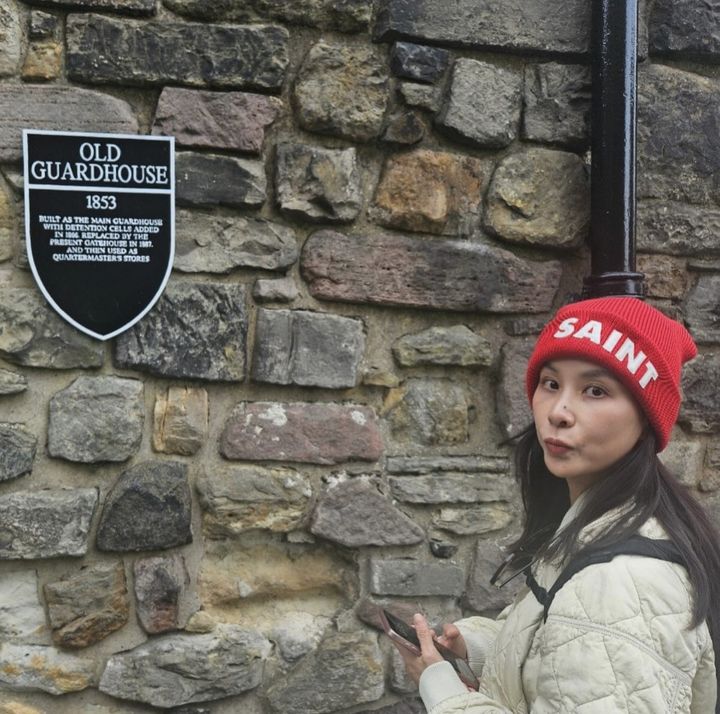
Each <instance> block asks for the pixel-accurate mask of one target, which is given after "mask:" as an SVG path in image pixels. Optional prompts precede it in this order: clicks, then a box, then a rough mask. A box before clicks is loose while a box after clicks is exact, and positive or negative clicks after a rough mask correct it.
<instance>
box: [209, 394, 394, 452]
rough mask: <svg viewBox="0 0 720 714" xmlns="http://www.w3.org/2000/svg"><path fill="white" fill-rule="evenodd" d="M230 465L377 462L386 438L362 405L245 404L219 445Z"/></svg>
mask: <svg viewBox="0 0 720 714" xmlns="http://www.w3.org/2000/svg"><path fill="white" fill-rule="evenodd" d="M220 451H221V453H222V454H223V456H226V457H227V458H228V459H241V460H245V461H297V462H301V463H311V464H337V463H342V462H344V461H377V460H378V459H379V458H380V456H381V455H382V451H383V443H382V436H381V435H380V430H379V427H378V422H377V418H376V416H375V412H374V411H373V410H372V409H370V408H369V407H364V406H361V405H359V404H327V403H325V404H323V403H294V404H282V403H279V402H243V403H240V404H238V405H237V406H236V407H235V409H233V412H232V414H231V415H230V417H229V419H228V420H227V422H226V424H225V429H224V431H223V434H222V437H221V440H220Z"/></svg>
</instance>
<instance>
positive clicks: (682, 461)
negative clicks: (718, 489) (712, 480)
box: [658, 438, 706, 488]
mask: <svg viewBox="0 0 720 714" xmlns="http://www.w3.org/2000/svg"><path fill="white" fill-rule="evenodd" d="M705 454H706V449H705V444H703V443H700V442H697V441H680V440H678V439H675V438H673V439H672V440H671V441H670V443H669V444H668V445H667V447H666V448H665V449H664V451H663V452H662V453H661V454H658V456H659V458H660V460H661V461H662V462H663V464H664V465H665V466H666V467H667V469H668V470H669V471H670V472H671V473H672V474H673V475H674V476H675V477H676V478H678V479H679V480H680V481H682V483H684V484H685V485H687V486H689V487H690V488H697V486H698V484H700V482H701V480H702V478H703V466H704V461H705Z"/></svg>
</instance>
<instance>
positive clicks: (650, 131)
mask: <svg viewBox="0 0 720 714" xmlns="http://www.w3.org/2000/svg"><path fill="white" fill-rule="evenodd" d="M719 98H720V81H718V80H716V79H709V78H707V77H702V76H700V75H699V74H695V73H691V72H683V71H681V70H679V69H675V68H673V67H666V66H663V65H659V64H653V65H650V66H648V67H645V68H644V69H643V70H642V71H641V72H639V74H638V131H637V141H638V152H637V156H638V166H637V177H638V186H637V195H638V198H639V199H643V198H658V199H664V200H667V199H670V200H677V201H683V202H687V203H695V204H703V203H713V202H715V203H717V202H718V201H720V190H719V189H720V185H719V184H718V182H717V175H718V172H720V134H719V133H718V132H716V131H715V130H714V127H715V126H718V125H720V102H719V101H718V99H719ZM688 107H692V108H693V110H692V111H688Z"/></svg>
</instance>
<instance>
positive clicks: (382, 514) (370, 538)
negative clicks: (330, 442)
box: [310, 478, 425, 548]
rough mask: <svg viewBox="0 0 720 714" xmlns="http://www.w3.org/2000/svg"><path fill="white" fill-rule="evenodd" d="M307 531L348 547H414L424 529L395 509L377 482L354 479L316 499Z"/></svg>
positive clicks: (330, 489) (422, 538)
mask: <svg viewBox="0 0 720 714" xmlns="http://www.w3.org/2000/svg"><path fill="white" fill-rule="evenodd" d="M310 531H311V532H312V533H313V534H314V535H317V536H321V537H323V538H327V539H328V540H331V541H334V542H336V543H340V544H341V545H344V546H348V547H350V548H358V547H361V546H366V545H378V546H387V545H413V544H415V543H420V542H421V541H423V540H424V538H425V533H424V531H423V529H422V528H421V527H420V526H419V525H418V524H417V523H415V522H413V521H412V520H411V519H410V518H408V517H407V516H406V515H405V514H404V513H403V512H402V511H400V510H399V509H398V508H396V507H395V506H394V505H393V504H392V503H391V501H390V499H388V498H387V497H386V496H385V495H384V494H383V493H382V491H381V490H380V486H379V484H378V483H377V482H373V481H371V480H368V479H365V478H354V479H351V480H349V481H345V482H342V483H338V484H335V485H333V486H331V487H330V488H328V489H327V491H326V492H325V493H324V494H323V495H322V496H321V497H320V498H319V500H318V502H317V506H316V507H315V511H314V512H313V518H312V524H311V527H310Z"/></svg>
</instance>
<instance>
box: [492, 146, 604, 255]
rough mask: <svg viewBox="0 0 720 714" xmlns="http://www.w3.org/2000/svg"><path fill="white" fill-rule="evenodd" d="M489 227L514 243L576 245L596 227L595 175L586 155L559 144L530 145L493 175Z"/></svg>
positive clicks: (510, 157)
mask: <svg viewBox="0 0 720 714" xmlns="http://www.w3.org/2000/svg"><path fill="white" fill-rule="evenodd" d="M485 227H486V228H487V229H488V230H489V231H490V232H492V233H493V234H495V235H497V236H499V237H500V238H502V239H503V240H506V241H508V242H511V243H520V244H527V245H532V246H539V247H547V248H570V249H572V248H576V247H577V246H579V245H580V244H581V243H582V241H583V240H584V239H585V237H586V236H587V234H588V231H589V228H590V181H589V177H588V175H587V173H586V171H585V166H584V164H583V161H582V159H581V158H580V157H579V156H577V155H576V154H571V153H568V152H565V151H555V150H553V149H539V148H538V149H527V150H525V151H522V152H519V153H516V154H512V155H510V156H509V157H507V158H506V159H504V160H503V161H502V162H501V163H500V165H499V166H498V168H497V169H496V171H495V174H494V175H493V178H492V182H491V183H490V190H489V192H488V198H487V210H486V213H485Z"/></svg>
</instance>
